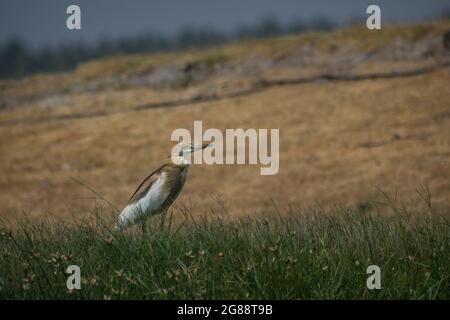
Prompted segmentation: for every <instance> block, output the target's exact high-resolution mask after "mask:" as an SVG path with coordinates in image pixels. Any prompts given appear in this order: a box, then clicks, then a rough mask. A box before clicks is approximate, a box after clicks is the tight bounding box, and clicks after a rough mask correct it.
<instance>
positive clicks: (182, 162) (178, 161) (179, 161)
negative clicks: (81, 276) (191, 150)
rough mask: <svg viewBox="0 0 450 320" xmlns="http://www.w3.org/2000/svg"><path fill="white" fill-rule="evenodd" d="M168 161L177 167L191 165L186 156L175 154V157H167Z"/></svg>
mask: <svg viewBox="0 0 450 320" xmlns="http://www.w3.org/2000/svg"><path fill="white" fill-rule="evenodd" d="M167 161H168V162H169V163H171V164H172V165H175V166H177V167H183V168H184V167H187V166H189V160H188V159H186V158H185V157H180V156H173V157H169V158H168V159H167Z"/></svg>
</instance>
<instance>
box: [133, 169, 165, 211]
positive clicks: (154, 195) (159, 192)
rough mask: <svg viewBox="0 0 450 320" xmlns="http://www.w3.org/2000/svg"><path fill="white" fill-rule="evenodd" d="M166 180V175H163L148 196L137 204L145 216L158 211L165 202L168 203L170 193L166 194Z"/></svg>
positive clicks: (151, 188) (153, 185)
mask: <svg viewBox="0 0 450 320" xmlns="http://www.w3.org/2000/svg"><path fill="white" fill-rule="evenodd" d="M166 179H167V177H166V173H164V172H163V173H161V174H160V175H159V176H158V178H157V179H156V181H155V182H154V183H153V184H152V186H151V187H150V189H149V190H148V192H147V194H145V196H144V197H142V198H141V199H139V200H138V201H137V202H136V204H138V205H139V207H140V208H141V210H142V212H144V213H145V214H149V213H152V212H154V211H157V210H158V209H159V208H160V207H161V206H162V204H163V203H164V201H166V199H167V197H168V196H169V192H165V190H164V188H163V186H164V183H165V182H166Z"/></svg>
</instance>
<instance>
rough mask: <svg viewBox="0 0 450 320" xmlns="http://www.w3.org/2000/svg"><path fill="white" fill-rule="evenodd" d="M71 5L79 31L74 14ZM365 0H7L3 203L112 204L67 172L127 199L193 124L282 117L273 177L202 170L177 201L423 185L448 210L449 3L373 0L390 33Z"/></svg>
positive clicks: (413, 201) (0, 100)
mask: <svg viewBox="0 0 450 320" xmlns="http://www.w3.org/2000/svg"><path fill="white" fill-rule="evenodd" d="M70 4H77V5H79V6H80V8H81V27H82V29H81V30H72V31H71V30H68V29H67V28H66V19H67V17H68V15H67V14H66V8H67V6H69V5H70ZM370 4H373V1H365V0H363V1H361V0H341V1H325V0H314V1H309V0H308V1H299V0H297V1H293V0H284V1H268V0H247V1H234V0H230V1H226V2H219V1H206V0H192V1H176V0H166V1H144V0H132V1H119V0H108V1H106V0H105V1H103V0H96V1H92V0H79V1H76V2H74V1H66V0H45V1H42V0H41V1H37V0H28V1H25V0H0V155H1V162H0V216H1V217H10V216H13V215H18V214H19V215H21V214H29V215H31V216H32V217H35V218H41V217H47V216H57V217H68V218H73V217H83V216H85V215H86V214H88V213H89V211H90V210H91V209H92V208H93V207H94V206H103V205H105V203H104V201H103V200H101V199H99V197H98V196H96V195H94V194H93V193H92V192H90V191H88V190H87V189H86V188H85V187H83V186H81V185H80V183H78V182H76V181H75V180H74V179H72V178H76V179H77V180H79V181H82V182H83V183H84V184H85V185H87V186H89V187H90V188H92V189H94V190H96V191H97V192H98V193H100V194H102V195H103V196H104V197H105V198H107V199H108V200H109V201H111V202H112V203H114V204H115V205H116V206H117V207H122V205H123V204H124V203H125V202H126V200H127V199H128V198H129V196H130V195H131V194H132V193H133V191H134V188H135V187H136V186H137V185H138V184H139V183H140V181H141V180H142V179H143V178H144V177H145V176H146V175H147V174H148V173H150V172H151V171H153V170H154V169H155V168H157V167H158V165H159V164H160V163H161V161H162V160H163V159H164V158H165V157H166V156H167V154H168V153H169V151H170V150H171V147H172V144H173V143H172V142H171V141H170V134H171V132H172V131H173V130H174V129H177V128H187V129H190V130H192V129H193V121H194V120H203V127H204V129H206V128H218V129H221V130H225V129H226V128H244V129H246V128H257V129H258V128H269V129H270V128H279V129H280V171H279V173H278V174H277V175H275V176H260V175H259V166H248V165H247V166H246V165H241V166H206V165H203V166H194V167H193V168H192V169H191V171H190V176H189V178H188V181H187V184H186V187H185V190H184V191H183V193H182V196H181V197H180V200H179V201H178V205H185V206H191V207H192V208H193V210H194V212H196V213H197V214H205V213H206V214H211V213H214V212H217V211H221V212H226V213H227V214H230V215H247V214H255V213H258V212H264V211H273V209H274V208H273V207H274V203H275V204H276V206H277V208H278V209H279V210H281V211H285V210H287V208H290V207H291V208H292V207H295V208H297V207H307V206H314V205H317V204H320V205H324V206H333V205H350V206H357V207H359V208H361V209H363V210H370V209H371V208H373V207H374V205H375V203H380V202H381V203H383V202H386V201H388V199H387V198H386V195H385V194H383V192H386V194H387V195H389V196H390V197H392V199H396V200H395V203H396V205H398V206H405V207H408V208H412V209H417V210H419V209H418V208H420V207H421V206H422V205H423V200H422V199H420V197H419V196H418V194H417V192H416V191H417V188H419V187H421V186H425V185H427V186H429V187H430V190H431V193H432V196H433V201H434V203H435V205H436V207H437V208H439V209H440V211H441V212H442V213H444V214H445V213H447V212H448V207H449V204H450V203H449V202H450V201H449V199H450V165H449V159H450V107H449V106H450V90H448V83H449V82H450V74H449V68H448V60H449V58H450V57H449V51H450V33H449V30H450V20H449V17H450V14H449V12H450V2H449V1H448V0H447V1H443V0H442V1H441V0H432V1H421V0H412V1H403V0H394V1H392V0H391V1H387V0H386V1H377V2H376V4H378V5H379V6H380V7H381V19H382V29H381V30H368V29H367V28H366V19H367V16H368V15H367V14H366V8H367V7H368V6H369V5H370ZM415 70H418V72H415ZM421 70H422V71H421ZM411 71H412V74H411V76H408V77H407V76H398V77H397V76H392V77H387V78H385V79H378V80H370V79H368V80H361V81H353V82H346V81H323V78H322V76H323V75H324V74H325V75H334V76H337V77H340V76H348V75H351V76H356V77H358V76H364V75H371V74H374V73H385V74H390V73H397V74H402V73H404V72H407V73H408V72H411ZM303 78H308V79H310V80H309V81H303V82H302V81H297V82H298V83H297V82H295V81H294V83H293V84H292V83H291V84H289V81H291V82H292V80H295V79H303ZM261 81H267V82H271V81H272V82H271V83H278V84H274V85H270V86H267V88H264V90H259V89H258V88H257V85H258V84H260V83H261ZM283 83H284V84H283ZM380 190H382V191H383V192H380Z"/></svg>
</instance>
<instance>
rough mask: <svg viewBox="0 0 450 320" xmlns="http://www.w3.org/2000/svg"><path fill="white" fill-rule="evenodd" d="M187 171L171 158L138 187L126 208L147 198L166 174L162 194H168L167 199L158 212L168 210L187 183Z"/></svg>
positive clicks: (186, 168)
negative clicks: (160, 178) (156, 183)
mask: <svg viewBox="0 0 450 320" xmlns="http://www.w3.org/2000/svg"><path fill="white" fill-rule="evenodd" d="M187 171H188V166H187V165H176V164H174V163H173V162H172V161H171V159H170V158H169V159H167V160H166V162H165V163H164V164H163V165H162V166H160V167H159V168H158V169H156V170H155V171H153V172H152V173H150V174H149V175H148V176H147V177H146V178H145V179H144V180H143V181H142V182H141V184H140V185H139V186H138V188H137V189H136V191H135V192H134V193H133V195H132V196H131V198H130V200H128V202H127V204H126V205H125V206H127V205H129V204H133V203H136V202H137V201H139V200H140V199H142V198H143V197H145V195H146V194H147V193H148V192H149V191H150V189H151V187H152V185H153V184H154V183H155V181H156V180H158V178H159V177H160V176H161V174H163V173H165V174H166V181H165V183H164V185H163V188H162V192H163V193H165V194H167V198H166V200H165V201H164V203H163V205H162V206H161V207H160V209H159V210H158V211H160V212H163V211H165V210H167V209H168V208H169V207H170V206H171V205H172V203H173V202H174V201H175V199H176V198H177V197H178V195H179V194H180V192H181V189H182V188H183V186H184V183H185V182H186V175H187Z"/></svg>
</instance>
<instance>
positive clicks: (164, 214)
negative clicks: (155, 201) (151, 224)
mask: <svg viewBox="0 0 450 320" xmlns="http://www.w3.org/2000/svg"><path fill="white" fill-rule="evenodd" d="M166 213H167V210H164V211H163V212H161V223H160V224H159V230H160V231H163V230H164V223H165V222H166Z"/></svg>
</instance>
